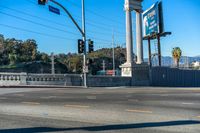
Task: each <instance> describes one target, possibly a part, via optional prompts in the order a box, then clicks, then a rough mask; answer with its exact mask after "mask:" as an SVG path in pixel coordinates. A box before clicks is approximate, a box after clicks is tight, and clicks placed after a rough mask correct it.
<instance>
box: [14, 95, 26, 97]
mask: <svg viewBox="0 0 200 133" xmlns="http://www.w3.org/2000/svg"><path fill="white" fill-rule="evenodd" d="M14 96H19V97H23V96H24V94H14Z"/></svg>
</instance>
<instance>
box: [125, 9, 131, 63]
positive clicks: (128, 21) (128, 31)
mask: <svg viewBox="0 0 200 133" xmlns="http://www.w3.org/2000/svg"><path fill="white" fill-rule="evenodd" d="M125 11H126V51H127V54H126V64H130V67H131V66H132V62H133V56H132V54H133V36H132V16H131V11H130V9H129V8H125Z"/></svg>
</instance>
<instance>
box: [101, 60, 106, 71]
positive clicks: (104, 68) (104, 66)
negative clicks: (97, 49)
mask: <svg viewBox="0 0 200 133" xmlns="http://www.w3.org/2000/svg"><path fill="white" fill-rule="evenodd" d="M102 65H103V72H105V71H106V65H105V60H103V63H102Z"/></svg>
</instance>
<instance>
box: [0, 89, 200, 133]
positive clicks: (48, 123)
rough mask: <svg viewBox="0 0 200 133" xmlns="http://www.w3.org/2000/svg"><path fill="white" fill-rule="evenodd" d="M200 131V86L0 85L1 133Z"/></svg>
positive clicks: (194, 132)
mask: <svg viewBox="0 0 200 133" xmlns="http://www.w3.org/2000/svg"><path fill="white" fill-rule="evenodd" d="M41 132H45V133H47V132H51V133H63V132H70V133H71V132H73V133H79V132H85V133H86V132H109V133H110V132H113V133H118V132H121V133H124V132H130V133H133V132H134V133H199V132H200V88H153V87H132V88H125V87H113V88H88V89H84V88H0V133H41Z"/></svg>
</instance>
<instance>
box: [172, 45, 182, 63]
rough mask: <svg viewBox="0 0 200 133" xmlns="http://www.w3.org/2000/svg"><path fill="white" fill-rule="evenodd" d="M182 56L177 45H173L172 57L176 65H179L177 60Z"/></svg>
mask: <svg viewBox="0 0 200 133" xmlns="http://www.w3.org/2000/svg"><path fill="white" fill-rule="evenodd" d="M181 56H182V51H181V49H180V48H179V47H175V48H173V50H172V57H173V59H174V63H175V64H176V66H177V67H179V61H180V58H181Z"/></svg>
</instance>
